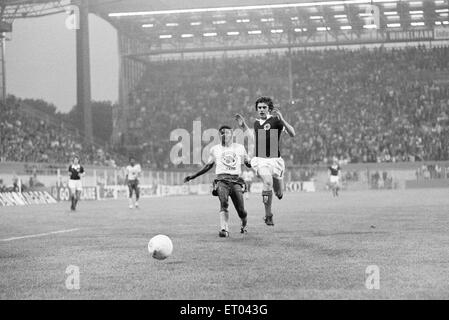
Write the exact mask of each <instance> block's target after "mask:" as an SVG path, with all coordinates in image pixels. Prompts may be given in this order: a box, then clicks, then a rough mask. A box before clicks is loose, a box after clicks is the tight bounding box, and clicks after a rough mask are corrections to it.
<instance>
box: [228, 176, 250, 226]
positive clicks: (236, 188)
mask: <svg viewBox="0 0 449 320" xmlns="http://www.w3.org/2000/svg"><path fill="white" fill-rule="evenodd" d="M230 196H231V200H232V203H233V204H234V208H235V211H237V214H238V215H239V217H240V219H241V220H242V225H241V229H240V233H245V232H246V224H247V217H248V214H247V213H246V210H245V202H244V200H243V190H242V186H241V185H239V184H237V183H235V184H233V185H232V190H231V194H230Z"/></svg>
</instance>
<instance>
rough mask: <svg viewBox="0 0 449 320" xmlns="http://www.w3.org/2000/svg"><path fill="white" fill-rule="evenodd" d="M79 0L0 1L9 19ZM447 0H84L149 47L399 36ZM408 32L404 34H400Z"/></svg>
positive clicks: (443, 8)
mask: <svg viewBox="0 0 449 320" xmlns="http://www.w3.org/2000/svg"><path fill="white" fill-rule="evenodd" d="M79 1H80V0H74V1H70V0H58V1H45V0H3V1H2V0H0V4H2V5H3V6H2V9H3V10H2V14H3V19H4V20H6V19H7V18H8V15H7V13H8V12H9V13H10V16H9V18H10V19H13V18H20V17H29V16H39V15H44V14H51V12H52V10H53V11H54V12H61V11H63V10H67V6H68V5H70V4H71V3H74V4H76V3H77V2H79ZM448 1H449V0H409V1H406V0H321V1H313V0H243V1H242V0H189V1H179V0H89V10H90V12H92V13H95V14H97V15H99V16H101V17H103V18H104V19H106V20H108V21H109V22H110V23H111V24H112V25H114V26H115V27H116V28H117V30H119V32H121V34H123V35H126V36H127V37H129V38H133V39H136V40H138V41H140V42H141V43H146V45H149V47H150V48H151V50H153V49H156V50H157V51H159V52H165V51H176V52H183V51H185V50H186V49H187V50H188V49H189V48H191V49H194V48H196V49H201V48H203V49H206V48H207V47H209V48H211V47H218V48H226V47H234V48H236V47H241V45H242V44H245V45H249V46H252V47H254V45H256V44H263V46H266V47H270V46H271V47H276V45H279V46H280V47H285V46H290V45H291V44H295V42H296V44H295V45H298V44H299V45H300V44H304V43H306V42H309V41H310V39H314V38H318V42H320V43H321V42H323V41H324V42H328V38H329V37H331V38H333V39H334V40H336V42H341V41H343V42H345V41H348V42H351V41H353V39H354V38H357V39H358V40H359V42H364V41H365V40H363V39H362V35H363V36H365V38H366V39H368V38H370V37H371V38H372V40H373V41H382V39H391V38H394V37H396V36H395V35H393V36H392V37H390V35H389V33H393V32H396V31H401V32H409V31H414V30H418V31H419V30H423V31H429V32H430V31H431V32H432V33H433V30H434V28H435V27H446V26H449V4H448ZM5 4H6V7H5ZM372 5H374V7H373V6H372ZM5 8H6V9H5ZM8 8H9V9H8ZM30 8H34V11H32V10H31V9H30ZM373 8H374V9H373ZM372 29H375V30H377V35H376V36H375V37H374V38H373V37H372V35H370V36H369V37H366V34H368V33H370V31H371V30H372ZM445 29H446V28H445ZM323 34H325V36H324V37H323ZM403 36H404V35H399V34H398V36H397V37H398V38H401V37H403ZM421 36H422V35H421V34H420V35H419V37H421ZM408 37H409V36H408V35H405V36H404V38H405V40H407V38H408ZM431 37H432V36H431V35H430V33H429V34H424V37H422V39H421V40H424V38H425V39H426V40H427V39H428V38H431ZM324 38H325V40H323V39H324ZM371 38H370V39H371ZM258 40H260V41H259V42H258ZM368 40H369V39H368ZM212 42H215V43H214V44H212V45H209V44H210V43H212ZM239 43H240V45H239ZM256 47H257V46H256Z"/></svg>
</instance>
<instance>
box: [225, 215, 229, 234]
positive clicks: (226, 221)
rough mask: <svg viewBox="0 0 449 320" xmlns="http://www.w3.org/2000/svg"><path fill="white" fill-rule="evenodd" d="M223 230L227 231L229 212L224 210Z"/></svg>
mask: <svg viewBox="0 0 449 320" xmlns="http://www.w3.org/2000/svg"><path fill="white" fill-rule="evenodd" d="M224 216H225V230H226V231H229V212H225V214H224Z"/></svg>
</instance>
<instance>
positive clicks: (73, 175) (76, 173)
mask: <svg viewBox="0 0 449 320" xmlns="http://www.w3.org/2000/svg"><path fill="white" fill-rule="evenodd" d="M69 172H70V180H80V179H81V176H80V174H81V173H84V168H83V167H82V166H81V165H80V164H76V165H75V164H71V165H70V166H69Z"/></svg>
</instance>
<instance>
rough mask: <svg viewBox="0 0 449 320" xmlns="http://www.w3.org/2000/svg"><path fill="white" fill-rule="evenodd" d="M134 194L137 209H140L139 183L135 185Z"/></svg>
mask: <svg viewBox="0 0 449 320" xmlns="http://www.w3.org/2000/svg"><path fill="white" fill-rule="evenodd" d="M134 192H135V193H136V208H138V207H139V199H140V188H139V182H138V181H136V183H135V184H134Z"/></svg>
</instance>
